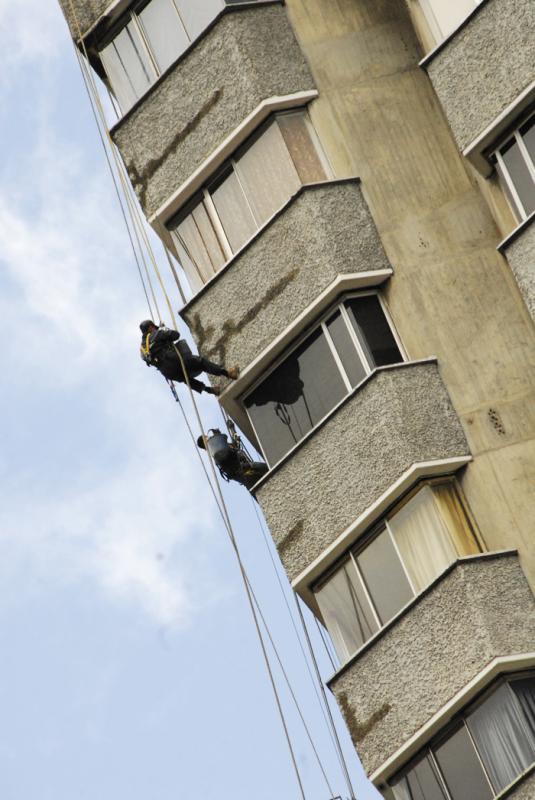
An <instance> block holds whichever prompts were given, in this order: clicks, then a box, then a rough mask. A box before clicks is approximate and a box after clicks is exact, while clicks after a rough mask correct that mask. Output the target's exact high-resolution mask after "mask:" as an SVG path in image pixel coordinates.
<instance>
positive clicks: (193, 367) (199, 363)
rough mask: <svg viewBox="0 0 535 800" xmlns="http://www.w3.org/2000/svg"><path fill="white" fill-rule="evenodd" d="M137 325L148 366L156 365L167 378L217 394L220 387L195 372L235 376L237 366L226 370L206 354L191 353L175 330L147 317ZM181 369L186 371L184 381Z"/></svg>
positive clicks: (142, 350)
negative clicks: (200, 379)
mask: <svg viewBox="0 0 535 800" xmlns="http://www.w3.org/2000/svg"><path fill="white" fill-rule="evenodd" d="M139 327H140V329H141V358H142V359H143V361H144V362H145V363H146V364H147V366H149V367H156V369H157V370H159V371H160V372H161V373H162V375H163V376H164V377H165V378H167V380H168V381H179V382H180V383H186V382H189V385H190V386H191V388H192V389H194V390H195V391H196V392H207V393H208V394H215V395H218V394H219V389H217V388H215V387H212V386H206V384H204V383H203V382H202V381H198V380H197V375H200V373H201V372H207V373H208V374H209V375H218V376H219V375H221V376H223V377H225V378H230V379H231V380H236V378H237V377H238V369H237V367H233V368H232V369H229V370H226V369H225V368H224V367H221V366H219V364H214V363H213V362H212V361H209V360H208V359H207V358H203V357H202V356H195V355H193V353H192V352H191V350H190V347H189V345H188V343H187V342H185V341H184V340H183V339H181V338H180V334H179V333H178V331H174V330H172V329H171V328H166V327H165V325H155V324H154V322H153V321H152V320H150V319H146V320H144V321H143V322H142V323H141V324H140V326H139ZM177 351H178V352H177ZM179 354H180V355H179ZM182 365H184V368H183V366H182ZM184 369H185V370H186V372H187V378H188V380H187V381H186V376H185V375H184Z"/></svg>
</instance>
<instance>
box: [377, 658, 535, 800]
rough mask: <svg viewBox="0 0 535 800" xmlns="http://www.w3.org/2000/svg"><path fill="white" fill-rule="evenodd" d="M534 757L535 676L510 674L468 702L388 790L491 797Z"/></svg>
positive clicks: (398, 796)
mask: <svg viewBox="0 0 535 800" xmlns="http://www.w3.org/2000/svg"><path fill="white" fill-rule="evenodd" d="M534 762H535V676H534V675H533V674H531V675H530V674H528V675H522V676H518V677H513V678H508V679H507V680H503V681H501V682H500V683H499V684H498V685H495V686H494V687H493V688H492V689H491V690H490V691H488V692H486V693H485V695H484V696H483V697H482V698H480V699H479V700H478V701H477V703H475V704H474V705H472V706H471V707H469V708H468V709H467V710H466V711H464V712H463V714H462V715H460V718H458V719H457V720H456V721H454V722H453V723H452V725H451V726H450V727H449V728H448V729H447V730H446V731H444V732H443V733H442V734H441V735H440V736H439V737H438V738H437V739H436V740H435V741H434V742H433V743H432V744H431V746H430V747H428V748H426V749H425V751H423V752H422V753H420V754H419V755H418V756H417V757H416V759H415V760H414V761H413V763H412V764H411V765H410V766H409V767H408V769H405V770H403V772H402V773H401V774H399V775H398V776H396V777H395V778H394V779H393V780H392V781H391V782H390V786H389V787H384V789H383V796H384V797H385V798H393V800H492V798H494V797H496V796H497V795H498V794H499V793H500V792H502V791H503V790H504V789H505V788H506V787H507V786H509V785H510V784H511V783H513V782H514V781H515V780H516V779H517V778H518V777H519V776H520V775H521V774H522V773H523V772H524V771H525V770H526V769H527V768H528V767H530V766H531V765H532V764H533V763H534Z"/></svg>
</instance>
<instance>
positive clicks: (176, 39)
mask: <svg viewBox="0 0 535 800" xmlns="http://www.w3.org/2000/svg"><path fill="white" fill-rule="evenodd" d="M139 19H140V20H141V24H142V25H143V30H144V31H145V35H146V37H147V39H148V41H149V44H150V48H151V51H152V55H153V56H154V58H155V59H156V63H157V64H158V67H159V69H160V72H163V71H164V70H166V69H167V67H168V66H169V65H170V64H172V63H173V61H174V60H175V59H176V58H178V56H179V55H180V53H182V52H183V51H184V50H185V49H186V47H187V46H188V44H189V39H188V37H187V35H186V31H185V30H184V27H183V25H182V23H181V21H180V17H179V16H178V13H177V10H176V7H175V5H174V3H173V0H151V2H150V3H149V4H148V5H147V6H145V8H144V9H143V11H141V12H140V14H139Z"/></svg>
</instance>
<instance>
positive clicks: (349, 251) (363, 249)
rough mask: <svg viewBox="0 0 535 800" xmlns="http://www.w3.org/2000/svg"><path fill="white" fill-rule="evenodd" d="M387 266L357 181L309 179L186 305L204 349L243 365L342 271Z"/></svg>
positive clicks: (200, 345) (196, 337) (190, 320)
mask: <svg viewBox="0 0 535 800" xmlns="http://www.w3.org/2000/svg"><path fill="white" fill-rule="evenodd" d="M377 269H390V264H389V263H388V260H387V258H386V256H385V253H384V250H383V247H382V245H381V242H380V239H379V237H378V235H377V231H376V229H375V225H374V223H373V220H372V218H371V215H370V212H369V210H368V207H367V205H366V202H365V200H364V198H363V196H362V192H361V190H360V186H359V184H358V183H357V182H353V181H352V182H351V183H347V182H343V183H336V182H334V183H331V184H323V185H315V186H309V187H306V188H304V189H302V190H301V192H300V193H299V194H298V195H297V196H295V197H294V198H293V199H292V200H291V201H290V203H289V204H288V205H287V206H286V207H285V209H284V210H283V211H282V213H281V214H280V215H279V216H278V217H277V218H276V219H275V220H274V221H273V222H272V223H271V224H270V225H269V226H268V227H267V228H266V230H265V231H263V232H262V233H261V234H260V235H259V236H258V237H257V238H256V239H255V240H254V241H253V242H252V244H251V245H249V247H247V248H246V249H245V250H244V251H243V253H242V254H241V255H238V256H237V258H235V259H234V260H233V262H232V263H231V264H230V266H229V267H228V268H227V269H226V270H225V271H223V272H222V273H221V274H220V275H219V276H217V278H216V279H215V281H213V283H212V284H211V285H210V286H209V287H208V288H207V289H206V290H205V291H204V292H203V293H201V294H200V295H199V296H198V297H197V298H196V299H195V300H194V301H193V302H192V303H190V305H189V306H188V308H187V309H186V312H185V313H184V316H185V319H186V321H187V323H188V325H189V327H190V328H191V330H192V333H193V335H194V336H195V339H196V341H197V345H198V347H199V349H200V350H201V351H202V352H203V354H204V355H206V356H208V357H209V358H214V359H215V360H219V361H220V362H221V363H227V364H239V365H240V367H241V368H242V369H244V368H245V367H246V366H247V365H248V364H249V363H250V362H251V361H252V360H253V359H254V358H255V357H256V356H257V355H258V354H259V353H260V352H261V351H262V350H263V349H264V348H265V347H267V346H268V345H269V344H270V342H272V341H273V339H275V337H276V336H278V335H279V334H280V332H281V331H283V330H284V329H285V328H286V327H287V326H288V325H289V324H290V323H291V322H293V320H294V319H295V318H296V316H297V315H298V314H299V313H300V312H301V311H303V310H304V309H305V308H306V307H307V306H308V305H309V304H310V303H311V302H313V301H314V299H315V298H316V297H317V296H318V295H319V294H320V292H322V291H323V289H325V288H326V287H327V286H328V285H329V284H330V283H332V281H333V280H334V279H335V278H336V276H337V275H338V274H341V273H351V272H362V271H367V270H377Z"/></svg>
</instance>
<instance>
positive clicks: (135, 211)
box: [69, 0, 333, 800]
mask: <svg viewBox="0 0 535 800" xmlns="http://www.w3.org/2000/svg"><path fill="white" fill-rule="evenodd" d="M69 3H70V6H71V12H72V14H73V17H74V19H75V22H76V25H77V28H78V34H79V41H80V42H81V44H82V47H83V50H84V55H85V57H86V60H87V63H88V62H89V57H88V54H87V49H86V46H85V42H84V40H83V37H82V32H81V29H80V26H79V23H78V19H77V16H76V11H75V9H74V7H73V3H72V0H69ZM75 50H76V54H77V58H78V62H79V65H80V68H81V71H82V75H83V77H84V84H85V87H86V91H87V93H88V95H89V100H90V103H91V108H92V111H93V115H94V116H95V121H96V123H97V128H98V131H99V136H100V139H101V142H102V145H103V147H104V150H105V154H106V160H107V162H108V167H109V169H110V172H111V174H112V179H113V182H114V186H115V190H116V193H117V196H118V199H119V203H120V207H121V211H122V214H123V218H124V220H125V224H126V226H127V230H128V234H129V238H130V243H131V246H132V250H133V252H134V256H135V259H136V265H137V267H138V272H139V277H140V279H141V283H142V287H143V291H144V293H145V297H146V299H147V304H148V306H149V311H150V313H151V317H152V318H154V317H153V314H152V309H151V307H150V301H149V298H148V293H147V290H146V286H145V282H144V280H143V277H142V273H141V267H140V264H139V260H138V259H137V255H136V251H135V247H134V243H133V239H132V236H131V233H130V228H129V226H128V223H127V219H126V213H125V211H124V208H123V204H122V201H121V196H120V193H119V189H118V186H117V182H116V178H115V174H114V172H113V169H112V167H111V163H110V159H109V156H108V151H107V148H106V145H105V141H104V137H103V136H102V131H101V126H100V125H99V122H98V117H100V120H101V125H102V127H103V129H104V130H105V132H106V134H107V140H108V143H109V147H110V149H111V152H112V154H113V157H114V162H115V167H116V170H117V174H118V176H119V179H120V182H121V185H122V189H123V196H124V197H125V198H126V202H127V207H128V210H129V213H130V217H131V220H132V227H133V230H134V234H135V237H136V241H137V243H138V247H139V250H140V253H141V256H142V260H143V265H144V267H145V272H146V276H147V281H148V284H149V287H150V290H151V294H152V298H153V302H154V305H155V308H156V311H157V313H158V317H159V319H160V321H162V317H161V314H160V311H159V308H158V304H157V300H156V296H155V293H154V290H153V287H152V281H151V279H150V275H149V274H148V268H147V264H146V262H145V260H144V256H143V248H142V246H141V242H140V239H139V235H138V231H140V232H141V237H142V239H143V241H144V244H145V248H146V250H147V253H148V254H149V256H150V260H151V262H152V266H153V269H154V271H155V274H156V276H157V279H158V283H159V284H160V288H161V290H162V292H163V294H164V297H165V300H166V303H167V306H168V310H169V314H170V317H171V319H172V320H173V323H174V327H175V329H176V328H177V323H176V319H175V315H174V312H173V308H172V306H171V303H170V300H169V296H168V294H167V291H166V288H165V285H164V282H163V280H162V277H161V273H160V270H159V268H158V264H157V262H156V259H155V257H154V254H153V251H152V247H151V245H150V242H149V240H148V237H147V233H146V229H145V226H144V224H143V222H142V220H141V216H140V211H139V208H138V205H137V203H136V202H135V200H134V198H133V197H132V188H131V184H130V181H129V180H128V178H127V177H126V176H125V171H124V165H123V164H122V162H120V161H119V158H118V155H117V153H116V150H115V146H114V143H113V141H112V140H111V136H110V134H109V131H108V130H107V125H106V120H105V114H104V110H103V108H102V104H101V101H100V97H99V95H98V91H97V88H96V85H95V82H94V79H93V76H92V74H91V72H90V71H89V68H88V67H87V66H86V64H85V63H84V62H83V60H82V58H81V56H80V53H79V51H78V49H77V48H76V47H75ZM90 88H91V90H92V91H90ZM95 106H96V109H97V110H98V116H97V113H96V110H95ZM164 249H165V253H166V255H167V258H168V261H169V265H170V267H171V270H172V273H173V275H174V277H175V281H176V283H177V287H178V289H179V292H180V295H181V298H182V300H183V302H185V296H184V293H183V290H182V287H181V285H180V281H179V279H178V275H177V273H176V270H175V269H174V266H173V264H172V262H171V258H170V256H169V253H168V251H167V248H166V247H165V246H164ZM175 350H176V352H177V355H178V357H179V359H180V362H181V365H182V369H183V372H184V376H185V378H186V383H187V385H188V389H189V393H190V397H191V402H192V405H193V408H194V410H195V415H196V417H197V422H198V424H199V428H200V431H201V435H202V437H203V440H204V441H205V444H206V442H207V439H206V435H205V433H204V426H203V422H202V419H201V415H200V413H199V410H198V407H197V403H196V401H195V397H194V395H193V391H192V388H191V385H190V381H189V375H188V373H187V371H186V369H185V365H184V362H183V359H182V355H181V353H180V352H179V351H178V349H177V348H175ZM179 405H180V410H181V412H182V415H183V417H184V420H185V422H186V425H187V428H188V431H189V434H190V436H191V438H192V441H193V445H194V448H195V450H196V451H197V452H198V455H199V458H200V461H201V463H202V465H203V470H204V474H205V477H206V479H207V481H208V484H209V486H210V489H211V491H212V494H213V495H214V499H215V501H216V505H217V507H218V510H219V513H220V514H221V517H222V519H223V522H224V526H225V529H226V531H227V534H228V536H229V540H230V542H231V545H232V548H233V550H234V553H235V556H236V559H237V562H238V566H239V570H240V574H241V577H242V582H243V585H244V588H245V591H246V595H247V599H248V603H249V607H250V610H251V613H252V616H253V621H254V624H255V628H256V631H257V635H258V639H259V643H260V646H261V650H262V654H263V658H264V661H265V665H266V669H267V672H268V676H269V679H270V683H271V686H272V689H273V693H274V696H275V701H276V705H277V708H278V712H279V715H280V718H281V722H282V726H283V729H284V733H285V737H286V741H287V744H288V748H289V752H290V756H291V760H292V764H293V767H294V771H295V775H296V779H297V783H298V786H299V790H300V794H301V797H302V798H303V800H305V793H304V789H303V784H302V781H301V776H300V773H299V769H298V766H297V761H296V757H295V753H294V750H293V747H292V743H291V739H290V735H289V731H288V727H287V723H286V719H285V715H284V712H283V709H282V704H281V700H280V697H279V693H278V690H277V686H276V683H275V679H274V675H273V671H272V668H271V664H270V660H269V657H268V654H267V650H266V646H265V642H264V639H263V634H262V631H261V628H260V624H259V620H258V616H259V617H260V619H261V621H262V623H263V625H264V628H265V630H266V633H267V636H268V639H269V641H270V643H271V646H272V648H273V651H274V653H275V655H276V658H277V660H278V663H279V666H280V669H281V671H282V674H283V676H284V678H285V680H286V683H287V685H288V688H289V691H290V694H291V696H292V699H293V701H294V703H295V705H296V708H297V710H298V713H299V716H300V718H301V721H302V723H303V725H304V728H305V731H306V733H307V736H308V738H309V741H310V744H311V746H312V748H313V751H314V754H315V756H316V759H317V761H318V764H319V766H320V769H321V771H322V774H323V777H324V779H325V781H326V784H327V788H328V790H329V792H330V795H331V797H332V795H333V791H332V789H331V786H330V784H329V781H328V778H327V775H326V773H325V770H324V768H323V765H322V762H321V759H320V757H319V754H318V752H317V750H316V747H315V746H314V743H313V740H312V737H311V735H310V731H309V729H308V726H307V725H306V721H305V719H304V717H303V714H302V712H301V709H300V707H299V703H298V701H297V698H296V696H295V693H294V691H293V689H292V687H291V684H290V681H289V678H288V675H287V673H286V671H285V669H284V666H283V663H282V660H281V658H280V655H279V653H278V650H277V648H276V645H275V643H274V640H273V637H272V635H271V631H270V629H269V626H268V625H267V622H266V620H265V617H264V615H263V613H262V610H261V607H260V604H259V602H258V599H257V598H256V595H255V593H254V590H253V588H252V585H251V583H250V580H249V578H248V576H247V573H246V571H245V567H244V565H243V562H242V559H241V555H240V552H239V548H238V545H237V541H236V537H235V534H234V531H233V527H232V523H231V520H230V515H229V513H228V509H227V506H226V503H225V499H224V497H223V494H222V492H221V487H220V484H219V481H218V479H217V474H216V471H215V465H214V463H213V459H212V457H211V454H210V451H209V448H208V447H206V452H207V455H208V460H209V463H210V468H211V471H212V477H213V481H214V483H215V486H216V489H217V491H214V488H213V484H212V481H211V480H210V477H209V475H208V473H207V472H206V469H205V467H204V462H203V459H202V457H201V455H200V453H199V451H198V448H197V447H196V441H195V437H194V434H193V431H192V429H191V426H190V424H189V421H188V419H187V415H186V414H185V412H184V409H183V407H182V404H181V403H180V401H179ZM218 497H219V499H218ZM257 613H258V616H257ZM296 633H297V631H296ZM298 640H299V643H300V645H301V641H300V639H299V637H298ZM301 647H302V645H301Z"/></svg>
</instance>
